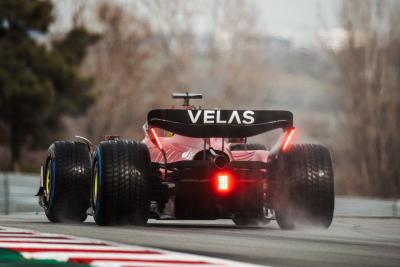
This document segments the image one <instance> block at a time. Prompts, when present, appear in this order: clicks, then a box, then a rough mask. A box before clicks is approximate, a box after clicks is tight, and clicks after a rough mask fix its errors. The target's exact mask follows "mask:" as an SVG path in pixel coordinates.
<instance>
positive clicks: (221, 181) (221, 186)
mask: <svg viewBox="0 0 400 267" xmlns="http://www.w3.org/2000/svg"><path fill="white" fill-rule="evenodd" d="M214 181H215V183H214V186H215V191H217V192H218V193H221V194H223V193H229V192H230V191H232V188H233V182H232V176H231V175H230V174H229V173H219V174H217V175H216V176H215V180H214Z"/></svg>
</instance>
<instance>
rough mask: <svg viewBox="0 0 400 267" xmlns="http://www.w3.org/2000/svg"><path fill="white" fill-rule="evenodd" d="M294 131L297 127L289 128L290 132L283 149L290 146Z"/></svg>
mask: <svg viewBox="0 0 400 267" xmlns="http://www.w3.org/2000/svg"><path fill="white" fill-rule="evenodd" d="M294 131H295V128H292V129H290V130H289V133H288V134H287V135H286V139H285V142H284V143H283V146H282V150H283V151H286V150H287V149H288V148H289V144H290V140H291V139H292V137H293V134H294Z"/></svg>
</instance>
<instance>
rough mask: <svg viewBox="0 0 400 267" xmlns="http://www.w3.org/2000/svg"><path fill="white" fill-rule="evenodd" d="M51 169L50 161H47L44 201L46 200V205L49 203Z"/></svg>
mask: <svg viewBox="0 0 400 267" xmlns="http://www.w3.org/2000/svg"><path fill="white" fill-rule="evenodd" d="M51 167H52V161H51V160H49V162H48V164H47V170H46V200H47V204H49V202H50V192H51V190H50V188H51V176H52V173H51Z"/></svg>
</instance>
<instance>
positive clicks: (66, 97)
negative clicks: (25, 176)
mask: <svg viewBox="0 0 400 267" xmlns="http://www.w3.org/2000/svg"><path fill="white" fill-rule="evenodd" d="M52 9H53V6H52V3H51V1H49V0H47V1H41V0H30V1H25V0H3V1H0V130H1V132H2V133H3V134H0V138H1V139H0V142H1V143H2V144H5V145H6V146H8V147H9V150H10V154H11V160H10V166H9V168H10V169H14V170H18V168H19V167H18V166H19V160H20V157H21V149H22V147H24V146H26V145H29V146H33V147H35V146H39V145H41V144H43V143H44V142H46V141H47V139H48V138H49V137H50V136H52V135H54V133H55V132H57V130H60V129H61V128H62V122H61V118H62V117H63V115H66V114H70V115H78V114H81V113H83V112H84V111H85V110H86V109H87V107H88V106H89V105H90V104H91V103H92V102H93V100H94V94H93V91H92V90H91V85H92V80H91V79H90V78H88V77H82V76H81V75H80V74H79V72H78V67H79V65H80V63H81V62H82V60H83V58H84V57H85V54H86V49H87V47H88V46H89V45H91V44H93V43H94V42H95V41H96V40H97V39H98V36H97V35H95V34H92V33H89V32H88V31H87V30H86V29H85V28H83V27H77V28H73V29H71V30H70V31H69V32H68V33H67V34H66V35H65V37H64V38H63V39H59V40H55V41H53V42H49V44H48V45H45V43H44V42H42V43H41V42H39V39H40V37H44V38H45V39H46V33H48V28H49V26H50V24H51V23H52V22H53V17H52ZM42 39H43V38H42ZM47 39H48V38H47Z"/></svg>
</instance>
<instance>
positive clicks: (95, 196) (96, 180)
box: [92, 162, 99, 207]
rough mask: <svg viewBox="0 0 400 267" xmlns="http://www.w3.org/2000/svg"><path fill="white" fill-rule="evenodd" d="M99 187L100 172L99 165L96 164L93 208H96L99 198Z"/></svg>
mask: <svg viewBox="0 0 400 267" xmlns="http://www.w3.org/2000/svg"><path fill="white" fill-rule="evenodd" d="M98 186H99V171H98V163H97V162H96V165H95V168H94V179H93V190H92V194H93V206H94V207H96V203H97V197H98Z"/></svg>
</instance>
